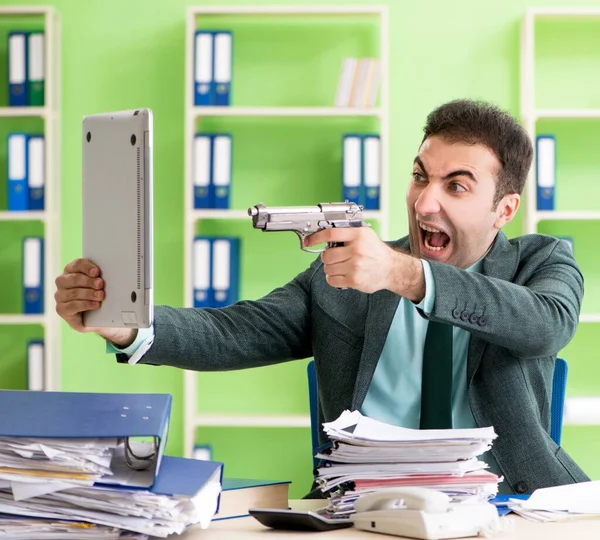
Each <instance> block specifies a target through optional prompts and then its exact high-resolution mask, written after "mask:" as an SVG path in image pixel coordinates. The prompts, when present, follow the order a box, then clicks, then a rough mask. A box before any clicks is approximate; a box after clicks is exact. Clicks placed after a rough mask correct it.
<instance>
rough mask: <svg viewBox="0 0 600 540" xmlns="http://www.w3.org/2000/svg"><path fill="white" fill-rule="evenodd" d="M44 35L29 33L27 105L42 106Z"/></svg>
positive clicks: (41, 33)
mask: <svg viewBox="0 0 600 540" xmlns="http://www.w3.org/2000/svg"><path fill="white" fill-rule="evenodd" d="M44 53H45V47H44V33H43V32H31V33H29V35H28V43H27V72H28V77H27V84H28V86H29V105H30V106H32V107H43V106H44V90H45V88H44V87H45V82H44V79H45V77H44Z"/></svg>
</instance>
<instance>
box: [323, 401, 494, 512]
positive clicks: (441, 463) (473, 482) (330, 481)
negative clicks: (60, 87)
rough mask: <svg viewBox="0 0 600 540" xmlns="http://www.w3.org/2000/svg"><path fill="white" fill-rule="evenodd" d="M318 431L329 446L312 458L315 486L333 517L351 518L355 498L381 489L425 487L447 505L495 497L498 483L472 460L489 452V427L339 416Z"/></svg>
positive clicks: (483, 465) (491, 433)
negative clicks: (411, 425) (431, 426)
mask: <svg viewBox="0 0 600 540" xmlns="http://www.w3.org/2000/svg"><path fill="white" fill-rule="evenodd" d="M323 428H324V430H325V432H326V433H327V435H328V437H329V439H330V440H331V441H332V443H333V444H332V446H331V448H329V449H327V450H326V451H324V452H323V453H321V454H317V457H318V458H319V459H321V460H322V465H321V466H320V467H319V468H318V470H317V475H318V476H317V483H318V485H319V487H320V489H321V490H322V491H323V492H325V493H327V495H328V497H329V499H330V503H329V510H330V513H331V514H332V515H334V516H336V517H347V515H349V514H351V513H353V512H354V501H355V500H356V498H357V497H358V496H359V495H361V494H364V493H369V492H373V491H376V490H377V489H381V488H390V487H405V486H425V487H429V488H432V489H437V490H440V491H443V492H444V493H446V494H448V495H449V496H450V497H451V500H452V501H453V502H463V501H464V502H484V501H487V500H489V499H490V498H492V497H494V496H495V495H496V494H497V493H498V483H499V482H500V481H501V479H500V478H499V477H498V476H497V475H495V474H493V473H491V472H489V471H486V470H485V469H486V468H487V467H488V465H487V464H486V463H485V462H484V461H481V460H479V459H478V457H477V456H480V455H481V454H483V453H484V452H486V451H488V450H489V449H490V448H491V445H492V441H493V440H494V439H495V438H496V436H497V435H496V433H495V431H494V429H493V427H487V428H475V429H441V430H416V429H407V428H402V427H398V426H394V425H390V424H386V423H384V422H379V421H377V420H374V419H372V418H368V417H365V416H363V415H362V414H361V413H360V412H359V411H352V412H350V411H344V412H343V413H342V414H341V415H340V417H339V418H338V419H337V420H335V421H333V422H328V423H325V424H323Z"/></svg>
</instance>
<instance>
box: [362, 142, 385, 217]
mask: <svg viewBox="0 0 600 540" xmlns="http://www.w3.org/2000/svg"><path fill="white" fill-rule="evenodd" d="M380 147H381V145H380V143H379V135H365V136H364V137H363V175H362V177H363V184H364V188H363V193H364V208H365V210H379V191H380V187H381V157H380Z"/></svg>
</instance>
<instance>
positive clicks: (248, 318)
mask: <svg viewBox="0 0 600 540" xmlns="http://www.w3.org/2000/svg"><path fill="white" fill-rule="evenodd" d="M391 245H392V246H393V247H394V248H396V249H400V250H403V251H408V239H407V238H403V239H401V240H398V241H396V242H392V243H391ZM431 269H432V273H433V277H434V280H435V305H434V309H433V312H432V313H431V314H430V317H429V318H430V319H431V320H437V321H441V322H446V323H449V324H453V325H456V326H459V327H461V328H463V329H465V330H467V331H468V332H470V334H471V339H470V344H469V353H468V361H467V373H465V376H466V377H467V384H468V395H469V402H470V405H471V410H472V412H473V415H474V417H475V420H476V422H477V425H479V426H481V427H484V426H490V425H492V426H494V429H495V430H496V433H497V434H498V438H497V439H496V440H495V441H494V444H493V447H492V453H493V455H494V457H495V458H496V460H497V462H498V465H499V467H500V469H501V471H502V473H503V475H504V478H505V482H506V483H507V484H508V486H509V487H510V488H511V489H512V490H514V492H517V493H527V492H531V491H533V490H535V489H537V488H541V487H546V486H553V485H559V484H568V483H573V482H580V481H585V480H589V478H588V477H587V476H586V475H585V473H584V472H583V471H582V470H581V469H580V468H579V467H578V466H577V464H576V463H575V462H574V461H573V460H572V459H571V458H570V457H569V456H568V455H567V453H566V452H565V451H564V450H563V449H562V448H560V447H558V446H557V445H556V444H555V443H554V442H553V440H552V439H551V438H550V435H549V429H550V399H551V390H552V374H553V370H554V362H555V359H556V355H557V352H558V351H560V350H561V349H562V348H563V347H565V345H566V344H567V343H568V342H569V341H570V340H571V338H572V337H573V335H574V333H575V330H576V328H577V323H578V318H579V312H580V307H581V300H582V297H583V277H582V275H581V273H580V271H579V269H578V267H577V265H576V263H575V261H574V259H573V257H572V255H571V253H570V251H569V248H568V247H567V244H566V243H565V242H559V241H558V240H556V239H555V238H552V237H549V236H544V235H527V236H522V237H519V238H516V239H513V240H510V241H509V240H507V238H506V236H505V235H504V234H503V233H502V232H500V233H499V234H498V235H497V238H496V240H495V242H494V245H493V246H492V248H491V250H490V251H489V252H488V254H487V255H486V256H485V258H484V261H483V269H482V273H470V272H466V271H464V270H461V269H458V268H456V267H453V266H450V265H446V264H440V263H435V262H432V263H431ZM399 301H400V298H399V297H398V296H397V295H395V294H393V293H391V292H390V291H386V290H384V291H379V292H376V293H374V294H365V293H361V292H359V291H356V290H352V289H347V290H338V289H335V288H333V287H331V286H329V285H328V284H327V283H326V281H325V276H324V272H323V266H322V263H321V260H320V258H317V259H316V260H315V261H314V262H313V263H312V264H311V266H310V267H309V268H308V269H307V270H306V271H304V272H302V273H301V274H299V275H298V276H297V277H296V278H294V279H293V280H292V281H291V282H289V283H287V284H286V285H284V286H283V287H280V288H277V289H275V290H273V291H272V292H271V293H269V294H268V295H267V296H265V297H264V298H261V299H260V300H256V301H242V302H239V303H237V304H235V305H233V306H229V307H227V308H224V309H219V310H218V309H192V308H171V307H165V306H157V307H156V312H155V329H154V330H155V340H154V344H153V345H152V346H151V348H150V349H149V350H148V352H147V353H146V354H145V355H144V357H143V358H142V361H141V362H142V363H146V364H155V365H169V366H176V367H179V368H185V369H191V370H199V371H225V370H233V369H246V368H251V367H256V366H264V365H267V364H274V363H278V362H283V361H287V360H292V359H301V358H308V357H311V356H314V359H315V365H316V370H317V379H318V385H319V394H320V395H319V399H320V421H321V422H322V421H332V420H334V419H335V418H337V417H338V416H339V415H340V414H341V413H342V412H343V411H344V410H345V409H350V410H353V409H360V407H361V404H362V403H363V401H364V399H365V396H366V394H367V391H368V388H369V385H370V383H371V379H372V378H373V374H374V372H375V367H376V365H377V362H378V360H379V356H380V354H381V351H382V349H383V346H384V343H385V340H386V336H387V334H388V330H389V328H390V325H391V322H392V319H393V317H394V313H395V311H396V308H397V306H398V302H399ZM119 361H126V358H124V357H123V356H120V358H119ZM321 436H322V437H323V438H324V435H323V434H321Z"/></svg>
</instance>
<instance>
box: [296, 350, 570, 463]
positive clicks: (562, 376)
mask: <svg viewBox="0 0 600 540" xmlns="http://www.w3.org/2000/svg"><path fill="white" fill-rule="evenodd" d="M306 373H307V376H308V400H309V405H310V436H311V441H312V455H313V466H314V468H315V469H316V468H317V467H318V464H319V460H318V459H316V458H315V454H316V453H317V452H318V450H319V396H318V388H317V374H316V372H315V361H314V360H311V361H310V362H309V363H308V366H307V368H306ZM567 373H568V367H567V361H566V360H564V359H563V358H557V359H556V364H555V366H554V375H553V377H552V401H551V403H550V437H552V440H553V441H554V442H555V443H556V444H557V445H558V446H560V441H561V439H562V425H563V414H564V408H565V393H566V389H567Z"/></svg>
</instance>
